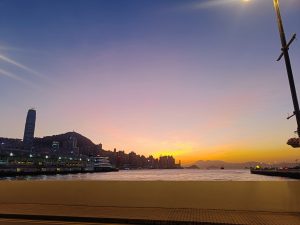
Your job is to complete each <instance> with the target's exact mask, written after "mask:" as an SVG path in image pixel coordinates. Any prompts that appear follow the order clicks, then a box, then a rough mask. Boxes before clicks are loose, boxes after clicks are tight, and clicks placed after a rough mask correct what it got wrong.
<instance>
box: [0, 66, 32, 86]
mask: <svg viewBox="0 0 300 225" xmlns="http://www.w3.org/2000/svg"><path fill="white" fill-rule="evenodd" d="M0 74H1V75H2V76H6V77H8V78H10V79H13V80H16V81H19V82H21V83H24V84H26V85H29V86H31V87H35V85H34V84H32V83H31V82H29V81H27V80H25V79H23V78H22V77H20V76H18V75H16V74H13V73H11V72H8V71H6V70H3V69H0Z"/></svg>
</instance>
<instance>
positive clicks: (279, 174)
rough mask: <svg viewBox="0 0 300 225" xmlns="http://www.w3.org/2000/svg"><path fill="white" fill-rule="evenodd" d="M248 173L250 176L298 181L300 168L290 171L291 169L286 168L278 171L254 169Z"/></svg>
mask: <svg viewBox="0 0 300 225" xmlns="http://www.w3.org/2000/svg"><path fill="white" fill-rule="evenodd" d="M250 171H251V173H252V174H259V175H266V176H276V177H288V178H294V179H300V168H298V169H291V168H287V169H278V168H272V169H267V168H266V169H255V168H252V169H251V170H250Z"/></svg>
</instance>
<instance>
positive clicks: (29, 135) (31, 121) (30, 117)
mask: <svg viewBox="0 0 300 225" xmlns="http://www.w3.org/2000/svg"><path fill="white" fill-rule="evenodd" d="M35 119H36V111H35V109H29V110H28V113H27V117H26V123H25V130H24V137H23V143H24V147H25V149H28V150H30V149H31V147H32V145H33V140H34V129H35Z"/></svg>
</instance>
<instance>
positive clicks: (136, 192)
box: [0, 181, 300, 212]
mask: <svg viewBox="0 0 300 225" xmlns="http://www.w3.org/2000/svg"><path fill="white" fill-rule="evenodd" d="M5 203H33V204H61V205H88V206H113V207H150V208H151V207H163V208H195V209H221V210H247V211H270V212H300V182H299V181H274V182H266V181H263V182H252V181H249V182H242V181H237V182H235V181H233V182H228V181H220V182H218V181H199V182H197V181H196V182H195V181H188V182H170V181H0V204H2V205H3V204H5Z"/></svg>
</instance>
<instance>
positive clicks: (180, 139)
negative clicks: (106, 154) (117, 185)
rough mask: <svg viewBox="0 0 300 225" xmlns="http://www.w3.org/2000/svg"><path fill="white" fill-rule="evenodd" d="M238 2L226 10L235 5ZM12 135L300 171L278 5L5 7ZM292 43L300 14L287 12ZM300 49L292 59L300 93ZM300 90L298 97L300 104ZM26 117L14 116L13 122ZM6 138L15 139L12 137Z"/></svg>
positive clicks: (6, 115)
mask: <svg viewBox="0 0 300 225" xmlns="http://www.w3.org/2000/svg"><path fill="white" fill-rule="evenodd" d="M225 3H226V4H225ZM1 6H2V7H1V9H0V10H1V14H0V17H1V20H0V21H1V24H0V27H1V33H0V79H1V84H0V86H1V101H2V104H3V106H5V107H3V110H2V111H1V112H0V115H1V118H3V120H2V122H1V124H0V126H1V127H2V129H1V130H0V136H3V137H15V138H22V136H23V128H24V127H23V126H22V124H24V119H25V116H24V115H26V111H27V110H28V109H29V108H30V107H35V108H36V109H37V110H38V112H39V113H38V116H37V124H36V135H35V136H41V137H42V136H47V135H52V134H58V133H64V132H67V131H72V130H75V131H77V132H79V133H82V134H83V135H85V136H87V137H89V138H90V139H91V140H92V141H93V142H94V143H100V142H101V143H103V148H104V149H114V148H117V149H122V150H125V151H130V150H133V151H135V152H137V153H139V154H144V155H150V154H151V155H154V156H159V155H166V154H167V155H173V156H174V157H176V158H177V159H181V160H182V161H183V162H185V163H186V162H189V161H197V160H199V159H204V160H206V159H212V160H214V159H220V160H225V161H237V162H241V161H249V160H258V161H271V162H272V161H295V160H296V159H298V158H299V157H300V155H299V154H300V152H299V150H295V149H292V148H291V147H289V146H288V145H286V141H287V140H288V139H289V138H290V137H292V136H293V131H294V130H296V123H295V121H294V118H293V119H291V120H288V121H287V120H286V119H285V118H286V117H287V114H288V113H290V114H292V112H293V108H292V101H291V99H290V93H289V87H288V80H287V77H286V72H285V68H284V64H283V62H279V63H277V62H276V61H275V60H276V58H277V56H278V55H279V54H280V41H279V37H278V31H277V25H276V20H275V15H274V9H273V6H272V1H267V0H266V1H255V0H254V1H250V2H247V3H244V2H242V1H228V0H227V1H226V0H224V1H216V0H211V1H184V2H182V1H160V2H145V1H134V0H132V1H126V3H124V2H123V3H122V2H119V1H110V2H107V1H89V2H88V3H86V2H85V4H83V1H73V2H72V4H70V3H68V1H60V2H53V1H26V2H19V1H3V2H2V3H1ZM281 8H282V16H283V22H284V25H285V27H286V33H287V36H288V38H289V37H290V36H291V35H292V34H293V33H298V34H299V33H300V32H299V29H300V3H299V1H296V0H286V1H282V2H281ZM299 50H300V47H299V43H298V42H295V43H294V44H293V48H291V51H290V54H291V59H292V66H293V70H294V74H295V82H296V87H297V88H298V87H299V86H300V85H299V84H300V81H299V79H298V77H299V74H300V68H299V65H298V64H297V62H298V61H299V60H300V51H299ZM299 91H300V90H299V88H298V94H299ZM12 112H14V113H12ZM3 128H5V129H3Z"/></svg>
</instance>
